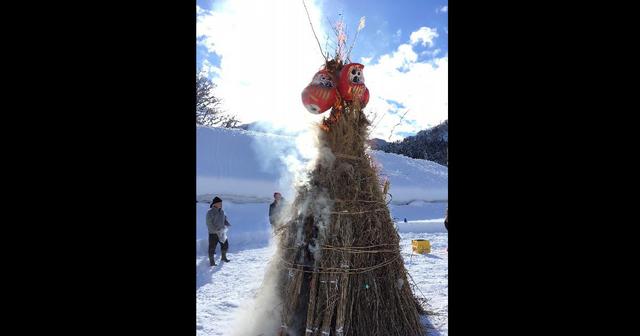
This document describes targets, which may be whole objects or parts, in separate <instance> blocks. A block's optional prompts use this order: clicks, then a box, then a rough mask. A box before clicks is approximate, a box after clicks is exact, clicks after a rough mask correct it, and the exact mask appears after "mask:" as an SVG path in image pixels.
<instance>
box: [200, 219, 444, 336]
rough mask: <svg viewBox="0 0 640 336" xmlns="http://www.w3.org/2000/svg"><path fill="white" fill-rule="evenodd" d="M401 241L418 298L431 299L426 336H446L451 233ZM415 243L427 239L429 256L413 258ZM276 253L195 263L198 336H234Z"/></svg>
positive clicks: (202, 259)
mask: <svg viewBox="0 0 640 336" xmlns="http://www.w3.org/2000/svg"><path fill="white" fill-rule="evenodd" d="M400 236H401V238H402V240H401V248H402V254H403V257H404V263H405V266H406V268H407V270H408V271H409V274H410V275H411V278H413V280H414V281H415V283H416V285H417V287H418V288H419V290H418V291H416V292H415V294H416V295H417V296H424V297H425V298H426V299H427V300H428V305H427V306H426V309H427V310H428V311H429V312H430V313H432V314H434V315H428V316H427V317H425V318H423V322H424V324H425V326H426V327H427V330H428V335H447V334H448V320H447V315H448V314H447V311H448V300H447V297H448V281H447V277H448V255H447V252H445V248H446V246H447V234H446V233H444V232H436V233H400ZM412 239H428V240H429V241H430V242H431V253H430V254H427V255H420V254H413V255H412V254H411V240H412ZM274 252H275V248H274V247H273V245H271V246H267V247H262V248H256V249H247V250H242V251H239V252H236V253H229V259H230V260H231V262H230V263H222V264H221V265H220V264H219V265H218V266H216V267H213V268H210V267H209V266H208V260H207V257H206V256H199V257H198V258H196V264H197V269H198V273H197V285H196V302H197V303H196V311H197V321H196V324H197V334H198V335H199V336H214V335H215V336H218V335H219V336H223V335H224V336H229V335H233V330H234V326H236V325H237V323H242V322H243V321H242V320H241V319H242V317H239V316H241V315H240V314H239V312H240V310H241V309H242V307H243V305H251V304H252V302H253V299H254V297H255V295H256V293H257V291H258V290H259V289H260V285H261V283H262V278H263V276H264V272H265V269H266V266H267V263H268V262H269V260H270V259H271V257H272V255H273V253H274ZM216 257H217V258H218V259H219V258H220V257H219V256H216Z"/></svg>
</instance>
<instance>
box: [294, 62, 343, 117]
mask: <svg viewBox="0 0 640 336" xmlns="http://www.w3.org/2000/svg"><path fill="white" fill-rule="evenodd" d="M337 96H338V94H337V91H336V84H335V80H334V79H333V75H331V73H330V72H329V71H327V70H325V69H323V70H320V71H318V72H317V73H316V74H315V76H313V80H312V81H311V83H310V84H309V85H307V87H306V88H305V89H304V90H303V91H302V104H303V105H304V107H305V108H306V109H307V111H309V112H311V113H313V114H320V113H322V112H325V111H326V110H328V109H330V108H331V107H332V106H333V104H334V103H335V102H336V98H337Z"/></svg>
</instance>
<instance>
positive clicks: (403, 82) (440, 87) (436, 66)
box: [364, 34, 449, 141]
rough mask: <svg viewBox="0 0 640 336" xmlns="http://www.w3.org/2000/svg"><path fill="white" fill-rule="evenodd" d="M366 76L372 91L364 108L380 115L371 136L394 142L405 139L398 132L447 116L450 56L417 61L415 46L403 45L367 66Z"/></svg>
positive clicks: (375, 121) (415, 128)
mask: <svg viewBox="0 0 640 336" xmlns="http://www.w3.org/2000/svg"><path fill="white" fill-rule="evenodd" d="M412 35H413V34H412ZM438 52H439V51H438ZM435 54H437V52H434V53H433V56H434V57H435ZM364 75H365V78H366V80H367V82H366V83H367V87H368V88H369V92H370V94H371V98H370V101H369V104H368V105H367V107H366V109H365V111H367V112H371V113H377V114H378V118H377V119H376V120H374V121H373V125H374V126H376V125H377V126H376V127H375V129H373V130H372V133H371V137H375V138H381V139H385V140H391V141H395V140H398V139H401V138H403V136H401V135H399V134H398V133H399V132H410V133H416V132H418V131H420V130H422V129H425V128H428V127H429V126H431V125H436V124H438V123H440V122H442V121H444V120H446V119H448V113H449V112H448V99H449V98H448V56H446V55H445V56H444V57H440V58H433V59H431V60H429V61H418V54H417V53H416V52H415V51H414V50H413V46H412V45H411V44H402V45H400V46H398V48H397V49H396V50H395V51H394V52H392V53H390V54H386V55H383V56H381V57H380V58H379V59H378V61H377V62H375V64H369V65H366V67H365V69H364ZM394 102H395V103H394ZM396 103H397V104H396ZM407 110H408V112H407ZM405 112H407V114H406V116H405V118H404V119H403V122H402V123H401V124H400V125H398V126H396V124H398V122H399V121H400V117H401V116H402V114H404V113H405ZM394 127H395V129H394ZM392 129H393V134H391V131H392ZM390 135H391V137H390Z"/></svg>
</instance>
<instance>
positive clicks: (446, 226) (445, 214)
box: [444, 208, 449, 231]
mask: <svg viewBox="0 0 640 336" xmlns="http://www.w3.org/2000/svg"><path fill="white" fill-rule="evenodd" d="M444 227H445V228H446V229H447V231H449V208H447V210H445V212H444Z"/></svg>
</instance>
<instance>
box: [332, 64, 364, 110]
mask: <svg viewBox="0 0 640 336" xmlns="http://www.w3.org/2000/svg"><path fill="white" fill-rule="evenodd" d="M363 68H364V65H362V64H360V63H349V64H346V65H345V66H343V67H342V70H340V81H339V82H338V92H340V96H342V99H344V100H347V101H353V100H358V101H359V102H360V104H361V106H362V107H364V106H366V105H367V103H368V102H369V89H367V87H366V86H365V85H364V76H363V74H362V69H363Z"/></svg>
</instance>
